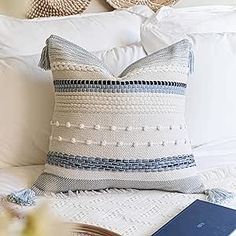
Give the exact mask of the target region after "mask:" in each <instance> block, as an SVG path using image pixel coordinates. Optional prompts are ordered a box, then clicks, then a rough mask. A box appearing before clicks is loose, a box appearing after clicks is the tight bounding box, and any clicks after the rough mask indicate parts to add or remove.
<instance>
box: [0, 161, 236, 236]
mask: <svg viewBox="0 0 236 236" xmlns="http://www.w3.org/2000/svg"><path fill="white" fill-rule="evenodd" d="M208 158H209V157H208ZM210 159H214V158H213V157H211V158H210ZM205 167H206V165H205ZM208 167H209V166H208ZM42 169H43V166H27V167H12V168H6V169H0V195H2V200H4V196H5V195H6V194H8V193H10V192H13V191H16V190H19V189H22V188H26V187H29V186H30V185H31V184H32V183H33V181H34V180H35V179H36V178H37V176H38V175H39V174H40V172H41V171H42ZM201 176H202V178H203V181H204V183H205V185H206V187H208V188H212V187H219V188H224V189H226V190H229V191H234V192H236V161H235V162H234V164H232V163H231V164H230V165H222V166H221V167H218V168H213V169H209V170H204V171H203V170H202V171H201ZM197 198H199V199H205V197H204V195H201V194H180V193H169V192H161V191H138V190H129V191H121V190H119V191H118V190H117V191H115V190H111V191H109V192H106V193H100V194H98V193H94V192H83V193H80V194H79V195H77V196H72V197H70V198H68V197H65V196H62V195H61V196H50V197H49V196H48V197H46V198H40V199H39V200H38V201H37V204H39V202H41V201H42V199H43V200H45V199H47V200H48V201H49V202H50V206H51V207H52V209H53V211H54V212H55V214H57V215H59V216H61V217H62V218H63V219H64V220H65V221H71V222H80V223H87V224H93V225H97V226H100V227H105V228H108V229H110V230H113V231H115V232H117V233H120V234H121V235H125V236H139V235H140V236H145V235H151V234H152V233H153V232H154V231H156V230H157V229H158V228H160V227H161V226H162V225H163V224H165V223H166V222H168V221H169V220H170V219H171V218H172V217H174V216H175V215H176V214H177V213H179V212H180V211H181V210H182V209H183V208H185V207H186V206H187V205H189V204H190V203H192V202H193V201H194V200H196V199H197ZM225 205H226V206H229V207H231V208H234V209H236V199H235V200H233V201H231V202H228V203H226V204H225ZM13 206H14V207H16V208H19V209H20V210H22V211H25V210H28V209H29V208H21V207H19V206H17V205H13Z"/></svg>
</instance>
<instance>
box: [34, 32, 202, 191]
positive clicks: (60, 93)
mask: <svg viewBox="0 0 236 236" xmlns="http://www.w3.org/2000/svg"><path fill="white" fill-rule="evenodd" d="M191 55H192V54H191V45H190V43H189V42H188V41H187V40H183V41H181V42H179V43H176V44H175V45H173V46H170V47H168V48H166V49H163V50H161V51H158V52H156V53H154V54H152V55H150V56H148V57H145V58H143V59H141V60H139V61H137V62H135V63H133V64H132V65H131V66H129V67H128V68H127V69H126V70H125V71H124V72H123V73H122V74H121V76H120V77H114V76H113V75H112V74H111V73H110V71H109V69H108V68H107V67H106V65H104V64H103V63H102V62H101V61H100V60H99V59H98V58H97V57H96V56H94V55H93V54H91V53H89V52H88V51H86V50H84V49H83V48H81V47H79V46H77V45H75V44H72V43H71V42H68V41H66V40H64V39H62V38H60V37H57V36H51V37H50V38H49V39H48V40H47V46H46V47H45V48H44V50H43V53H42V58H41V62H40V64H41V67H43V68H44V69H51V70H52V72H53V77H54V86H55V107H54V114H53V118H52V121H51V125H52V133H51V136H50V151H49V153H48V158H47V163H46V167H45V170H44V173H43V174H42V175H41V176H40V177H39V178H38V180H37V181H36V182H35V184H34V186H33V190H34V191H35V192H36V193H38V194H40V193H42V192H67V191H70V190H71V191H76V190H98V189H106V188H137V189H161V190H169V191H179V192H185V193H193V192H201V191H202V190H203V185H202V183H201V181H200V179H199V177H198V176H197V175H196V164H195V161H194V157H193V155H192V150H191V146H190V142H189V139H188V135H187V132H186V125H185V120H184V107H185V95H184V93H185V89H186V83H187V79H188V74H189V71H190V69H191V68H190V65H191V63H190V62H191V60H190V59H191Z"/></svg>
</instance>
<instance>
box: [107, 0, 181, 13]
mask: <svg viewBox="0 0 236 236" xmlns="http://www.w3.org/2000/svg"><path fill="white" fill-rule="evenodd" d="M106 1H107V2H108V3H109V4H110V5H111V6H112V7H114V8H115V9H120V8H127V7H131V6H134V5H147V6H149V7H150V8H152V9H153V10H154V11H157V10H158V9H159V8H161V7H162V6H173V5H174V4H175V3H176V2H178V0H106Z"/></svg>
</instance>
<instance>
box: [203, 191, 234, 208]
mask: <svg viewBox="0 0 236 236" xmlns="http://www.w3.org/2000/svg"><path fill="white" fill-rule="evenodd" d="M204 194H205V195H207V200H208V201H209V202H212V203H216V204H221V203H223V202H225V201H227V200H230V199H233V198H234V197H235V194H234V193H231V192H228V191H226V190H224V189H219V188H213V189H207V190H205V191H204Z"/></svg>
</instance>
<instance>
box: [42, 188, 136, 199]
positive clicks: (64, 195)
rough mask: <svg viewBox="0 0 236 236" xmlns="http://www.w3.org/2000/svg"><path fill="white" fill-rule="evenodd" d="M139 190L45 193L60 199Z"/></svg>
mask: <svg viewBox="0 0 236 236" xmlns="http://www.w3.org/2000/svg"><path fill="white" fill-rule="evenodd" d="M138 191H139V190H136V189H102V190H78V191H71V190H69V191H68V192H67V193H63V192H60V193H44V196H45V197H55V198H59V199H67V198H68V197H81V196H88V197H89V196H95V195H100V194H123V193H135V192H138Z"/></svg>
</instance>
